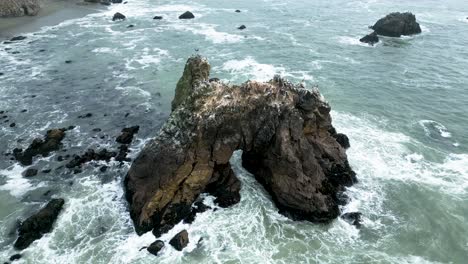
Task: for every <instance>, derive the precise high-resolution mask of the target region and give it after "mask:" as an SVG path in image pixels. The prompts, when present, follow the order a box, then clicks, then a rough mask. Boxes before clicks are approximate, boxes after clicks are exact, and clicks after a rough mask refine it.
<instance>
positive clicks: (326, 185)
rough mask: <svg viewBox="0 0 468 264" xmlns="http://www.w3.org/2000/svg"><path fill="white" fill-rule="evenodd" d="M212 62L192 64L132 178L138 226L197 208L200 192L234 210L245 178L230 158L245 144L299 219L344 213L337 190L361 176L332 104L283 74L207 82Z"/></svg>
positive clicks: (170, 221) (252, 166) (247, 158)
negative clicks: (237, 173)
mask: <svg viewBox="0 0 468 264" xmlns="http://www.w3.org/2000/svg"><path fill="white" fill-rule="evenodd" d="M209 73H210V65H209V64H208V62H207V61H206V60H205V59H203V58H201V57H199V56H196V57H192V58H190V59H189V60H188V61H187V64H186V66H185V70H184V74H183V76H182V77H181V79H180V80H179V83H178V85H177V88H176V93H175V97H174V100H173V103H172V108H173V112H172V114H171V116H170V118H169V119H168V120H167V122H166V124H165V125H164V126H163V128H162V129H161V131H160V132H159V134H158V135H157V137H156V138H155V139H153V140H152V141H151V142H150V143H148V144H147V145H146V146H145V148H144V149H143V151H142V152H141V153H140V155H139V156H138V158H137V159H136V160H135V161H134V163H133V164H132V167H131V168H130V170H129V172H128V174H127V177H126V179H125V189H126V196H127V200H128V202H129V204H130V214H131V217H132V219H133V221H134V224H135V228H136V231H137V233H139V234H142V233H144V232H146V231H149V230H151V229H153V232H154V233H155V234H156V235H159V234H161V233H164V232H166V231H168V230H169V229H171V228H172V227H173V226H174V225H175V224H177V223H178V222H180V221H181V220H183V219H184V218H186V217H187V216H189V215H190V214H191V210H192V204H193V203H194V202H195V201H196V199H197V198H198V197H199V195H200V194H201V193H205V192H207V193H210V194H212V195H214V196H215V197H216V200H215V202H216V203H218V204H219V205H220V206H222V207H228V206H230V205H232V204H235V203H237V202H239V200H240V194H239V190H240V188H241V186H240V181H239V180H238V179H237V177H236V176H235V175H234V172H233V171H232V169H231V165H230V163H229V160H230V158H231V156H232V155H233V152H234V151H236V150H242V151H243V154H242V163H243V166H244V168H246V169H247V170H248V171H249V172H251V173H252V174H253V175H255V178H256V179H257V180H258V181H259V182H260V183H261V184H262V185H263V186H264V187H265V189H266V190H267V191H268V192H269V193H270V195H271V196H272V198H273V200H274V203H275V204H276V206H277V207H278V209H279V211H280V212H281V213H283V214H285V215H286V216H289V217H291V218H293V219H298V220H309V221H313V222H328V221H330V220H332V219H334V218H336V217H337V216H338V215H339V209H338V205H339V204H340V202H341V201H340V198H339V193H340V192H342V191H343V189H344V186H349V185H351V184H353V183H354V182H355V181H356V177H355V173H354V172H353V171H352V169H351V168H350V166H349V164H348V161H347V157H346V152H345V147H346V146H347V138H346V136H345V135H343V134H338V133H336V131H335V129H334V128H333V126H332V123H331V117H330V107H329V105H328V104H327V103H326V102H325V101H324V100H323V98H322V96H321V95H320V93H319V92H318V91H317V90H316V89H315V90H312V91H311V90H307V89H304V88H303V87H301V86H297V85H293V84H291V83H289V82H287V81H285V80H283V79H281V78H279V77H275V78H274V79H273V80H271V81H270V82H266V83H259V82H254V81H248V82H246V83H244V84H241V85H234V86H229V85H226V84H223V83H221V82H219V81H218V80H212V81H209Z"/></svg>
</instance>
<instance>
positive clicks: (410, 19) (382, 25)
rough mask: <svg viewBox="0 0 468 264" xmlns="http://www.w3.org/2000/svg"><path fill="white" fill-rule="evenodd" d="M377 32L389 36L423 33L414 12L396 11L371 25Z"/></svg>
mask: <svg viewBox="0 0 468 264" xmlns="http://www.w3.org/2000/svg"><path fill="white" fill-rule="evenodd" d="M370 28H372V29H373V30H374V31H375V33H377V34H378V35H382V36H387V37H401V36H402V35H403V36H408V35H414V34H419V33H421V27H420V26H419V24H418V23H417V22H416V16H415V15H413V14H412V13H409V12H406V13H400V12H395V13H391V14H389V15H387V16H386V17H384V18H381V19H379V20H378V21H377V23H375V25H373V26H371V27H370Z"/></svg>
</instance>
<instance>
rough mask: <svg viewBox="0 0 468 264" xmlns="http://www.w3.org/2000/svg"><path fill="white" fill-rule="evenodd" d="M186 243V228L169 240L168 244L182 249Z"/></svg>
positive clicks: (179, 249) (187, 240)
mask: <svg viewBox="0 0 468 264" xmlns="http://www.w3.org/2000/svg"><path fill="white" fill-rule="evenodd" d="M188 243H189V238H188V233H187V230H182V231H181V232H179V233H178V234H177V235H175V236H174V237H173V238H172V239H171V240H170V241H169V244H170V245H171V246H173V247H174V248H175V249H176V250H178V251H182V249H184V247H186V246H187V245H188Z"/></svg>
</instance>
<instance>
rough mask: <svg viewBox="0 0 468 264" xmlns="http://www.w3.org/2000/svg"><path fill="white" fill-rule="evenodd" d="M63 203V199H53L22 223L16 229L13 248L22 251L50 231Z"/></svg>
mask: <svg viewBox="0 0 468 264" xmlns="http://www.w3.org/2000/svg"><path fill="white" fill-rule="evenodd" d="M64 203H65V201H64V200H63V199H53V200H51V201H50V202H49V203H48V204H47V205H46V206H45V207H44V208H42V209H41V210H39V212H37V213H36V214H34V215H32V216H31V217H29V218H28V219H26V220H25V221H24V222H22V223H21V224H20V226H19V228H18V239H17V240H16V242H15V244H14V247H15V248H16V249H19V250H23V249H25V248H27V247H28V246H29V245H31V244H32V243H33V242H34V241H35V240H37V239H39V238H41V237H42V236H43V235H44V234H45V233H49V232H50V231H52V226H53V224H54V222H55V220H56V219H57V217H58V215H59V213H60V211H61V210H62V208H63V205H64Z"/></svg>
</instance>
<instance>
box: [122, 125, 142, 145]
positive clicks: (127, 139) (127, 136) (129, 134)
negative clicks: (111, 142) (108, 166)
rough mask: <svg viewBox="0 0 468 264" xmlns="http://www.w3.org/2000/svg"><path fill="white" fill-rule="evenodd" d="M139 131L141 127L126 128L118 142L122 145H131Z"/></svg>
mask: <svg viewBox="0 0 468 264" xmlns="http://www.w3.org/2000/svg"><path fill="white" fill-rule="evenodd" d="M138 130H140V126H132V127H126V128H124V129H122V134H120V135H119V136H118V137H117V139H116V141H117V142H118V143H120V144H130V143H132V140H133V136H134V135H135V134H136V133H138Z"/></svg>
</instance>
